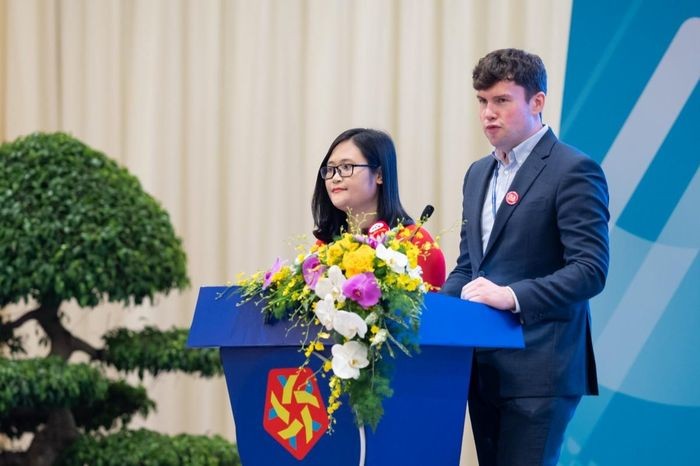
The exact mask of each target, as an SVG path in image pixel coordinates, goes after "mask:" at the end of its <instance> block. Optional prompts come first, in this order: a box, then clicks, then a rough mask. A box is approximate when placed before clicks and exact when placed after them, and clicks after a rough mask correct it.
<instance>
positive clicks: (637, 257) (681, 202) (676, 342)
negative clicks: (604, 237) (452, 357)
mask: <svg viewBox="0 0 700 466" xmlns="http://www.w3.org/2000/svg"><path fill="white" fill-rule="evenodd" d="M699 78H700V2H699V1H698V0H683V1H681V0H676V1H668V0H666V1H662V0H644V1H642V0H636V1H629V2H610V1H600V0H594V1H591V0H576V1H575V2H574V6H573V12H572V20H571V35H570V39H569V51H568V60H567V69H566V82H565V94H564V107H563V111H562V125H561V137H562V139H563V140H564V141H566V142H568V143H570V144H572V145H574V146H576V147H578V148H580V149H582V150H583V151H585V152H587V153H588V154H590V155H591V156H592V157H593V158H595V159H596V160H597V161H599V162H600V163H601V165H602V166H603V169H604V170H605V173H606V175H607V178H608V184H609V186H610V214H611V222H610V228H611V268H610V274H609V277H608V284H607V287H606V289H605V291H604V292H603V294H601V295H600V296H599V297H597V298H596V299H594V300H593V303H592V317H593V332H594V334H593V339H594V346H595V350H596V356H597V361H598V375H599V380H600V384H601V396H599V397H586V398H584V399H583V401H582V403H581V405H580V406H579V409H578V411H577V413H576V416H575V417H574V419H573V420H572V422H571V425H570V427H569V430H568V432H567V436H566V439H565V442H564V448H563V451H562V457H561V460H560V464H562V465H567V466H568V465H584V466H588V465H591V466H592V465H599V466H606V465H615V466H617V465H635V466H641V465H654V466H656V465H661V464H672V465H690V464H700V463H699V461H700V460H699V459H698V454H697V450H696V447H695V445H696V443H697V432H698V426H700V348H699V346H700V343H699V342H700V338H699V337H698V336H699V334H700V255H698V249H700V177H699V176H698V165H699V164H700V149H699V148H698V147H699V145H698V140H696V139H695V136H698V135H699V134H700V91H699V90H698V79H699Z"/></svg>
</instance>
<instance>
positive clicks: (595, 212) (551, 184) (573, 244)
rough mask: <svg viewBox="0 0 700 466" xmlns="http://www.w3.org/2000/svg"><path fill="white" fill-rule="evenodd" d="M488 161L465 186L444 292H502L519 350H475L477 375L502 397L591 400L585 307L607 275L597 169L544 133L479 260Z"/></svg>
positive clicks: (604, 193)
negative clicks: (513, 302)
mask: <svg viewBox="0 0 700 466" xmlns="http://www.w3.org/2000/svg"><path fill="white" fill-rule="evenodd" d="M495 165H496V162H495V160H494V159H493V157H491V156H487V157H485V158H483V159H481V160H479V161H477V162H475V163H474V164H473V165H472V166H471V167H470V168H469V170H468V171H467V174H466V176H465V178H464V187H463V194H464V201H463V213H462V220H463V224H462V229H461V243H460V256H459V258H458V260H457V266H456V268H455V269H454V270H453V271H452V273H451V274H450V275H449V277H448V278H447V281H446V283H445V285H444V286H443V287H442V292H443V293H446V294H449V295H452V296H459V294H460V291H461V289H462V287H463V286H464V285H465V284H466V283H467V282H469V281H471V280H473V279H475V278H477V277H479V276H483V277H486V278H488V279H489V280H491V281H492V282H494V283H496V284H498V285H508V286H510V287H511V288H512V289H513V291H514V292H515V295H516V296H517V298H518V301H519V303H520V307H521V314H520V318H521V322H522V324H523V333H524V336H525V349H523V350H505V349H497V350H494V349H477V351H476V353H475V357H476V362H477V364H478V366H479V372H480V374H482V375H483V376H485V377H486V379H485V380H486V382H483V383H488V384H489V385H491V387H489V388H490V389H491V390H495V393H498V394H499V395H500V396H502V397H525V396H576V395H583V394H597V393H598V383H597V377H596V369H595V359H594V356H593V347H592V344H591V330H590V310H589V305H588V300H589V299H590V298H591V297H593V296H595V295H596V294H598V293H600V291H601V290H602V289H603V287H604V285H605V278H606V275H607V271H608V261H609V250H608V220H609V213H608V188H607V183H606V180H605V175H604V174H603V171H602V170H601V168H600V166H599V165H598V164H597V163H596V162H594V161H593V160H592V159H590V158H589V157H588V156H586V155H585V154H583V153H581V152H580V151H578V150H576V149H575V148H573V147H571V146H567V145H566V144H563V143H562V142H560V141H559V140H558V139H557V138H556V136H554V133H552V131H551V130H549V131H548V132H547V133H546V134H545V135H544V136H543V137H542V139H541V140H540V141H539V143H538V144H537V145H536V146H535V148H534V149H533V151H532V153H531V154H530V156H529V157H528V158H527V160H526V161H525V163H524V164H523V166H522V167H520V169H519V170H518V173H517V174H516V176H515V178H514V180H513V183H512V184H511V186H510V188H509V191H515V192H516V193H518V196H519V199H518V202H517V203H515V204H514V205H509V204H508V203H507V202H505V200H504V201H503V202H502V203H501V206H500V207H499V209H498V212H497V213H496V218H495V221H494V225H493V230H492V232H491V237H490V239H489V243H488V245H487V247H486V251H485V252H484V253H483V254H482V244H481V210H482V207H483V205H484V197H485V195H486V191H487V188H488V183H489V182H490V180H491V175H492V174H493V170H494V167H495Z"/></svg>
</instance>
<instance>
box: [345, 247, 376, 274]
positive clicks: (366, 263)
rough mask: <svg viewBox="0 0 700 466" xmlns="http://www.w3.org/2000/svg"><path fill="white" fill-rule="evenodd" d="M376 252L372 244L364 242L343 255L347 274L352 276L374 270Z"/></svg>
mask: <svg viewBox="0 0 700 466" xmlns="http://www.w3.org/2000/svg"><path fill="white" fill-rule="evenodd" d="M375 256H376V253H375V251H374V249H372V248H371V247H370V246H368V245H366V244H363V245H362V246H360V247H359V248H357V249H356V250H354V251H349V252H346V253H345V255H344V256H343V268H344V269H345V276H346V277H348V278H350V277H352V276H354V275H357V274H360V273H364V272H374V258H375Z"/></svg>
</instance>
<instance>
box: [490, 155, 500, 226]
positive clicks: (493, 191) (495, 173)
mask: <svg viewBox="0 0 700 466" xmlns="http://www.w3.org/2000/svg"><path fill="white" fill-rule="evenodd" d="M497 186H498V163H496V167H495V168H494V169H493V177H492V178H491V212H493V219H494V221H495V220H496V210H498V209H496V188H497Z"/></svg>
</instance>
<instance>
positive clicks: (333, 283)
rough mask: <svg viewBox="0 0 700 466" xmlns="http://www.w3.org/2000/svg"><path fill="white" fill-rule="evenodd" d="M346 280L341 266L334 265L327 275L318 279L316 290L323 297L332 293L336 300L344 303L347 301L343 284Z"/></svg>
mask: <svg viewBox="0 0 700 466" xmlns="http://www.w3.org/2000/svg"><path fill="white" fill-rule="evenodd" d="M346 280H347V279H346V278H345V275H343V271H342V270H340V267H338V266H337V265H333V266H331V267H330V268H329V269H328V276H327V277H321V278H319V279H318V282H317V283H316V288H315V289H314V292H315V293H316V295H317V296H318V297H319V298H321V299H326V296H329V295H330V296H331V297H332V298H333V299H334V300H335V301H338V302H340V303H342V302H343V301H345V295H344V294H343V284H344V283H345V281H346Z"/></svg>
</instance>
